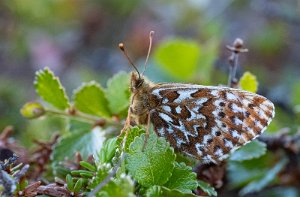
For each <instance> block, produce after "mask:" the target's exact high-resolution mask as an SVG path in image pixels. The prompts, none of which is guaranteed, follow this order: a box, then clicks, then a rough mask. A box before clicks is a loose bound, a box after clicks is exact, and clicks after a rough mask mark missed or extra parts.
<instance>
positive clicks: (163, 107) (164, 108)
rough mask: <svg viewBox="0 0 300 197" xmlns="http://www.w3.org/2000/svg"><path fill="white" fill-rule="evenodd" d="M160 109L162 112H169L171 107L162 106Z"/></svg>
mask: <svg viewBox="0 0 300 197" xmlns="http://www.w3.org/2000/svg"><path fill="white" fill-rule="evenodd" d="M162 109H163V110H164V111H167V112H171V107H170V106H168V105H163V106H162Z"/></svg>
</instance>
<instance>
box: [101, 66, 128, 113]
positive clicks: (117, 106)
mask: <svg viewBox="0 0 300 197" xmlns="http://www.w3.org/2000/svg"><path fill="white" fill-rule="evenodd" d="M129 82H130V80H129V75H128V74H127V73H125V72H120V73H118V74H116V75H114V76H113V77H112V78H111V79H109V80H108V82H107V89H106V94H105V96H106V98H107V100H108V101H109V103H108V104H109V105H108V106H109V109H110V110H111V112H112V113H113V114H119V113H120V112H122V111H124V110H125V109H127V108H128V106H129V97H130V91H129V86H130V83H129Z"/></svg>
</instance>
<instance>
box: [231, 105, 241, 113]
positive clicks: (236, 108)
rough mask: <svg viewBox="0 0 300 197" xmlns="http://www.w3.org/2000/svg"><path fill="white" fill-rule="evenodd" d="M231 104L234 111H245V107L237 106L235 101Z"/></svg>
mask: <svg viewBox="0 0 300 197" xmlns="http://www.w3.org/2000/svg"><path fill="white" fill-rule="evenodd" d="M231 106H232V111H233V112H234V113H238V112H243V109H242V108H240V107H239V106H237V105H236V104H235V103H233V104H232V105H231Z"/></svg>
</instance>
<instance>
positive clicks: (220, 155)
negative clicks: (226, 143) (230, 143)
mask: <svg viewBox="0 0 300 197" xmlns="http://www.w3.org/2000/svg"><path fill="white" fill-rule="evenodd" d="M215 155H216V156H217V157H222V156H223V151H222V149H221V148H219V149H218V150H217V151H216V152H215Z"/></svg>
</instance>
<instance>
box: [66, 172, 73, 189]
mask: <svg viewBox="0 0 300 197" xmlns="http://www.w3.org/2000/svg"><path fill="white" fill-rule="evenodd" d="M66 182H67V188H68V190H69V191H73V187H74V183H73V178H72V176H71V175H70V174H68V175H67V176H66Z"/></svg>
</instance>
